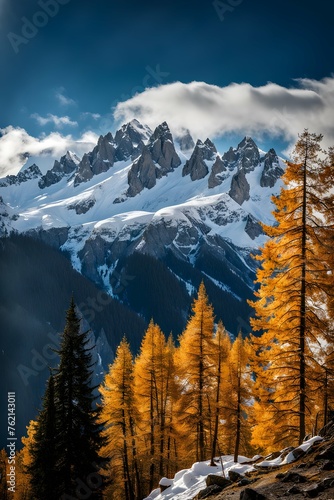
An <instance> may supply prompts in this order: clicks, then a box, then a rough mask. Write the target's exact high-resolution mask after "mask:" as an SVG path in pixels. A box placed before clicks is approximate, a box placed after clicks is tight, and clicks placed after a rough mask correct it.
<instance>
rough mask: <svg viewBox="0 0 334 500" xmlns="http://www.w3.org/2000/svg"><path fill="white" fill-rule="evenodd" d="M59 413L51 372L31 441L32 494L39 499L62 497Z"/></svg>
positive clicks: (30, 469) (30, 472)
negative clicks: (58, 457) (58, 459)
mask: <svg viewBox="0 0 334 500" xmlns="http://www.w3.org/2000/svg"><path fill="white" fill-rule="evenodd" d="M55 417H56V415H55V402H54V377H53V376H52V375H50V378H49V380H48V383H47V387H46V391H45V395H44V398H43V406H42V410H41V411H40V413H39V416H38V418H37V421H36V422H34V428H35V432H34V434H33V436H32V439H31V440H30V441H28V448H29V453H30V463H29V465H28V467H27V470H28V474H29V475H30V486H31V494H32V496H33V498H34V499H36V500H44V499H45V498H48V499H50V500H58V498H59V497H58V495H57V492H56V491H57V488H56V485H57V471H56V418H55Z"/></svg>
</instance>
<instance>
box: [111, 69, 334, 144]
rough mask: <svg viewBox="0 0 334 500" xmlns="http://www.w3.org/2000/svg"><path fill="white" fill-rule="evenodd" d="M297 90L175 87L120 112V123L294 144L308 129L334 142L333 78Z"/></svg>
mask: <svg viewBox="0 0 334 500" xmlns="http://www.w3.org/2000/svg"><path fill="white" fill-rule="evenodd" d="M296 83H297V84H298V87H297V88H285V87H282V86H280V85H277V84H275V83H270V82H269V83H267V84H266V85H263V86H261V87H253V86H252V85H250V84H248V83H241V84H236V83H232V84H230V85H228V86H227V87H217V86H216V85H209V84H207V83H204V82H191V83H188V84H184V83H181V82H175V83H172V84H168V85H161V86H159V87H155V88H150V89H146V90H145V91H144V92H142V93H141V94H138V95H136V96H134V97H132V98H131V99H129V100H127V101H125V102H121V103H119V104H118V105H117V107H116V109H115V118H116V119H117V120H119V121H120V122H123V121H129V120H130V119H132V118H134V117H136V118H137V119H138V120H139V121H142V122H145V123H147V124H148V125H150V126H154V125H155V124H156V123H160V122H161V121H163V120H166V121H167V122H168V123H169V124H170V126H171V127H172V129H174V130H180V129H182V128H184V127H186V128H188V129H189V130H190V132H191V133H192V135H194V136H195V137H204V136H205V137H206V136H209V137H213V138H214V137H219V136H222V135H224V134H226V133H229V132H233V133H240V134H241V135H242V134H247V135H252V136H253V137H254V138H261V137H262V136H263V135H264V134H268V135H269V136H273V137H282V138H283V139H285V140H286V141H288V142H293V141H295V139H296V138H297V136H298V133H300V132H302V131H303V129H304V128H309V129H310V130H311V131H314V132H317V133H322V134H324V135H325V136H326V139H327V141H329V143H330V144H332V143H333V142H334V124H333V112H334V77H330V78H326V79H324V80H321V81H316V80H309V79H298V80H296Z"/></svg>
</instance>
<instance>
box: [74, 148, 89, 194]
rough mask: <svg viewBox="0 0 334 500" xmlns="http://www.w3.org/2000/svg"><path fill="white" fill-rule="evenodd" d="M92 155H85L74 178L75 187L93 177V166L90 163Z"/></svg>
mask: <svg viewBox="0 0 334 500" xmlns="http://www.w3.org/2000/svg"><path fill="white" fill-rule="evenodd" d="M90 157H91V153H85V154H84V155H83V157H82V160H81V162H80V164H79V167H78V171H77V174H76V176H75V177H74V186H78V185H79V184H80V183H81V182H87V181H89V180H90V179H91V178H92V177H93V175H94V174H93V171H92V166H91V163H90Z"/></svg>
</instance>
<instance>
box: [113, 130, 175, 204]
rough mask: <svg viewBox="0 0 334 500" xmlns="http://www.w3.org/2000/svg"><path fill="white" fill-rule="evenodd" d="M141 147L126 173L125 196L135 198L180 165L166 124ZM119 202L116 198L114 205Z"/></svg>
mask: <svg viewBox="0 0 334 500" xmlns="http://www.w3.org/2000/svg"><path fill="white" fill-rule="evenodd" d="M140 144H143V143H139V145H138V147H139V146H140ZM141 147H142V152H141V154H140V156H139V157H138V158H137V160H136V161H135V162H134V163H133V165H132V167H131V169H130V170H129V173H128V183H129V188H128V190H127V192H126V195H127V196H132V197H133V196H136V195H137V194H138V193H140V192H141V191H142V190H143V189H144V188H148V189H151V188H152V187H153V186H155V184H156V181H157V179H160V178H161V177H163V176H165V175H167V174H168V173H169V172H172V171H173V170H174V169H175V168H177V167H178V166H179V165H180V164H181V160H180V158H179V156H178V155H177V153H176V151H175V148H174V143H173V137H172V134H171V133H170V130H169V127H168V125H167V123H166V122H164V123H162V124H161V125H159V126H158V127H157V128H156V129H155V131H154V133H153V134H152V136H151V138H150V140H149V142H148V144H147V145H146V146H144V145H142V146H141ZM121 201H123V200H122V198H116V200H115V201H114V203H116V202H117V203H119V202H121Z"/></svg>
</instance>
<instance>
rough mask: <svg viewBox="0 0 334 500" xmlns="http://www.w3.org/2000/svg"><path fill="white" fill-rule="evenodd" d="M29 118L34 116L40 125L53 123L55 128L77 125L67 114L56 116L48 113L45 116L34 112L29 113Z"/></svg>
mask: <svg viewBox="0 0 334 500" xmlns="http://www.w3.org/2000/svg"><path fill="white" fill-rule="evenodd" d="M31 118H34V119H35V120H36V121H37V123H38V124H39V125H41V126H44V125H47V124H48V123H53V124H54V125H55V127H56V128H62V127H65V126H69V127H77V126H78V122H74V121H72V120H71V119H70V117H69V116H57V115H53V114H51V113H48V114H47V115H46V116H45V117H44V116H41V115H39V114H38V113H34V114H32V115H31Z"/></svg>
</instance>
